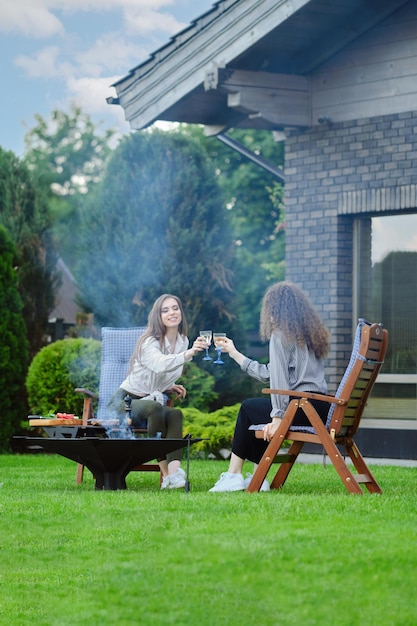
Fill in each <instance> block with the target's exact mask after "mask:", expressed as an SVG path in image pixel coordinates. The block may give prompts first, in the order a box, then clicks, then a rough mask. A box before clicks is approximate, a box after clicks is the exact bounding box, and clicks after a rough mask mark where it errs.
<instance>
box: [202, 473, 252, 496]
mask: <svg viewBox="0 0 417 626" xmlns="http://www.w3.org/2000/svg"><path fill="white" fill-rule="evenodd" d="M244 489H245V483H244V480H243V476H242V474H231V473H230V472H223V474H222V475H221V476H220V478H219V480H218V481H217V483H216V484H215V485H214V487H212V488H211V489H209V491H212V492H213V491H244Z"/></svg>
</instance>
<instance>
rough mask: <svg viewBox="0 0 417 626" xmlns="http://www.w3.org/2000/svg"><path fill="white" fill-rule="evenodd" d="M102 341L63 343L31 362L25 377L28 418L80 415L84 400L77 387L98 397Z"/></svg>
mask: <svg viewBox="0 0 417 626" xmlns="http://www.w3.org/2000/svg"><path fill="white" fill-rule="evenodd" d="M100 363H101V341H98V340H96V339H85V338H83V337H79V338H76V339H62V340H60V341H55V342H54V343H51V344H50V345H48V346H45V347H44V348H42V349H41V350H40V351H39V352H38V354H37V355H36V356H35V357H34V358H33V360H32V362H31V364H30V366H29V371H28V375H27V377H26V389H27V392H28V402H29V408H30V412H31V414H34V415H48V414H50V413H57V412H62V413H75V414H76V415H78V416H81V415H82V410H83V396H82V395H81V394H79V393H75V391H74V389H75V388H76V387H86V388H87V389H90V391H93V392H94V393H98V387H99V381H100Z"/></svg>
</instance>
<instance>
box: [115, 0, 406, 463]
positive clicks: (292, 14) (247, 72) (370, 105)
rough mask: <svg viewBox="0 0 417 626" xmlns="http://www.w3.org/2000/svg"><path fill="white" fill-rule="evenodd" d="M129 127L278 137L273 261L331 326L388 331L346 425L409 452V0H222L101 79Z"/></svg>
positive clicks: (336, 340) (337, 361)
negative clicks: (112, 76)
mask: <svg viewBox="0 0 417 626" xmlns="http://www.w3.org/2000/svg"><path fill="white" fill-rule="evenodd" d="M115 89H116V92H117V98H114V99H110V100H111V102H110V103H112V104H120V106H122V107H123V109H124V111H125V115H126V119H127V120H128V121H129V123H130V125H131V128H132V129H136V130H140V129H143V128H146V127H147V126H149V125H151V124H152V123H153V122H155V121H156V120H169V121H176V122H187V123H197V124H202V125H204V127H205V132H206V134H207V135H218V136H219V138H224V137H225V136H227V130H228V129H230V128H262V129H266V130H270V131H271V132H273V133H274V136H275V138H276V140H277V141H285V172H284V174H285V196H286V268H287V269H286V272H287V278H288V279H289V280H292V281H294V282H295V283H297V284H298V285H300V287H301V288H302V289H304V290H305V291H306V293H308V295H309V296H310V298H311V299H312V301H313V302H314V303H315V305H316V306H317V308H318V309H319V311H320V313H321V316H322V318H323V320H324V321H325V323H326V324H327V326H328V327H329V329H330V330H331V332H332V335H333V347H332V352H331V354H330V358H329V360H328V364H327V375H328V380H329V383H330V389H331V390H332V391H334V390H335V387H336V385H337V382H338V380H339V378H340V376H341V373H342V372H343V369H344V366H345V364H346V361H347V359H348V356H349V354H350V348H351V343H352V333H353V329H354V327H355V325H356V320H357V318H358V317H366V318H368V319H372V320H373V321H381V322H382V323H383V324H384V325H385V326H386V327H387V328H388V330H389V331H390V343H389V353H388V357H387V361H386V363H385V365H384V368H383V373H382V374H381V375H380V377H379V379H378V382H377V384H376V386H375V390H374V393H373V396H372V398H371V401H370V402H369V404H368V407H367V410H366V418H365V419H364V420H363V422H362V423H363V426H362V428H361V430H360V433H359V435H360V436H359V437H358V440H359V443H360V445H361V447H362V450H363V452H364V453H365V454H369V455H374V456H385V455H388V456H398V457H403V458H414V459H415V458H417V400H416V396H417V393H416V392H417V0H408V1H404V0H291V1H290V0H222V1H220V2H216V3H215V4H214V5H213V8H212V9H211V10H210V11H208V12H207V13H205V14H204V15H202V16H200V17H198V18H197V19H196V20H195V21H194V22H193V23H192V24H191V25H190V26H189V27H188V28H187V29H185V30H184V31H182V32H180V33H178V35H177V36H176V37H174V38H173V39H172V40H170V42H169V43H168V44H167V45H166V46H164V47H163V48H161V49H159V50H157V51H156V52H155V53H154V54H152V55H151V56H150V58H149V59H148V60H147V61H145V62H144V63H142V64H141V65H139V66H138V67H136V68H134V69H132V70H131V71H130V72H129V74H128V75H127V76H126V77H124V78H122V79H121V80H119V81H118V82H117V83H116V84H115Z"/></svg>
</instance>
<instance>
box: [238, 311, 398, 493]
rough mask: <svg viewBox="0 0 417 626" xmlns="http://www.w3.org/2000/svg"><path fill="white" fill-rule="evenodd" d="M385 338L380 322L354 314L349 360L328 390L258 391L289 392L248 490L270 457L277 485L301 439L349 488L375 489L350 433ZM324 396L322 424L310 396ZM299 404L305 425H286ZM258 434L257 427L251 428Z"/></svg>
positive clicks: (373, 377) (262, 475) (267, 466)
mask: <svg viewBox="0 0 417 626" xmlns="http://www.w3.org/2000/svg"><path fill="white" fill-rule="evenodd" d="M387 344H388V331H387V330H386V329H384V328H383V327H382V325H381V324H371V323H369V322H367V321H365V320H363V319H360V320H359V323H358V326H357V328H356V333H355V340H354V344H353V349H352V354H351V357H350V361H349V365H348V367H347V369H346V371H345V374H344V376H343V378H342V380H341V382H340V384H339V387H338V390H337V392H336V394H335V395H334V396H323V395H320V394H314V393H308V392H304V391H303V392H299V393H297V392H294V391H288V390H280V389H263V390H262V391H263V393H270V394H280V395H286V396H289V395H291V396H295V399H293V400H291V401H290V403H289V405H288V407H287V410H286V412H285V414H284V417H283V419H282V422H281V424H280V426H279V428H278V430H277V431H276V432H275V434H274V436H273V437H272V439H271V441H270V443H269V445H268V447H267V449H266V450H265V453H264V455H263V457H262V459H261V461H260V463H259V465H258V467H257V469H256V471H255V472H254V475H253V477H252V480H251V482H250V484H249V487H248V489H247V490H248V491H250V492H254V491H259V489H260V487H261V485H262V482H263V481H264V479H265V478H266V475H267V473H268V471H269V469H270V467H271V465H272V463H273V462H278V464H279V469H278V471H277V472H276V474H275V476H274V478H273V480H272V483H271V488H272V489H280V488H281V487H282V486H283V485H284V483H285V481H286V479H287V476H288V474H289V473H290V471H291V469H292V467H293V465H294V463H295V461H296V460H297V457H298V455H299V453H300V452H301V450H302V448H303V446H304V444H305V443H314V444H319V445H321V446H323V447H324V450H325V452H326V453H327V455H328V456H329V458H330V460H331V462H332V464H333V466H334V467H335V469H336V471H337V473H338V474H339V476H340V478H341V479H342V481H343V484H344V485H345V487H346V488H347V490H348V491H349V492H350V493H353V494H362V493H363V490H362V488H361V485H362V484H363V485H365V487H366V488H367V489H368V491H370V492H371V493H381V488H380V487H379V485H378V483H377V482H376V480H375V478H374V477H373V475H372V473H371V472H370V470H369V468H368V466H367V464H366V463H365V460H364V458H363V457H362V455H361V453H360V451H359V449H358V447H357V445H356V444H355V442H354V440H353V437H354V435H355V434H356V432H357V430H358V428H359V424H360V421H361V418H362V414H363V410H364V408H365V405H366V401H367V399H368V396H369V394H370V392H371V390H372V387H373V385H374V383H375V380H376V377H377V375H378V373H379V371H380V369H381V367H382V364H383V362H384V358H385V353H386V350H387ZM313 399H316V400H325V401H327V402H329V403H330V408H329V413H328V416H327V421H326V424H324V423H323V422H322V420H321V419H320V416H319V415H318V413H317V412H316V411H315V409H314V407H313V405H312V404H311V402H310V400H313ZM299 408H300V409H302V410H303V411H304V413H305V415H306V416H307V418H308V421H309V422H310V424H311V426H294V425H292V422H293V419H294V416H295V414H296V412H297V409H299ZM255 436H257V437H262V436H263V434H262V431H255ZM284 441H290V442H291V445H290V448H289V450H288V452H286V453H285V452H282V451H281V452H280V450H281V447H282V445H283V443H284ZM339 448H341V449H342V450H344V452H346V453H347V454H348V455H349V457H350V459H351V460H352V463H353V466H354V468H355V469H356V472H357V473H356V472H355V473H354V472H352V471H351V470H350V469H349V467H348V466H347V464H346V462H345V459H344V457H343V455H342V453H341V451H340V449H339Z"/></svg>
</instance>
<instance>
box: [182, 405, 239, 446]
mask: <svg viewBox="0 0 417 626" xmlns="http://www.w3.org/2000/svg"><path fill="white" fill-rule="evenodd" d="M239 408H240V404H235V405H233V406H225V407H223V408H221V409H217V411H213V412H212V413H203V412H201V411H199V410H198V409H194V408H191V407H190V408H184V409H183V414H184V422H183V431H184V435H188V434H189V435H192V436H193V437H202V438H203V441H199V442H197V443H195V444H193V446H192V455H193V456H203V457H206V456H208V455H209V454H213V455H214V456H216V457H217V458H222V455H221V454H220V450H222V449H226V450H230V449H231V447H232V439H233V433H234V430H235V424H236V418H237V415H238V413H239ZM196 453H197V454H196Z"/></svg>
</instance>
